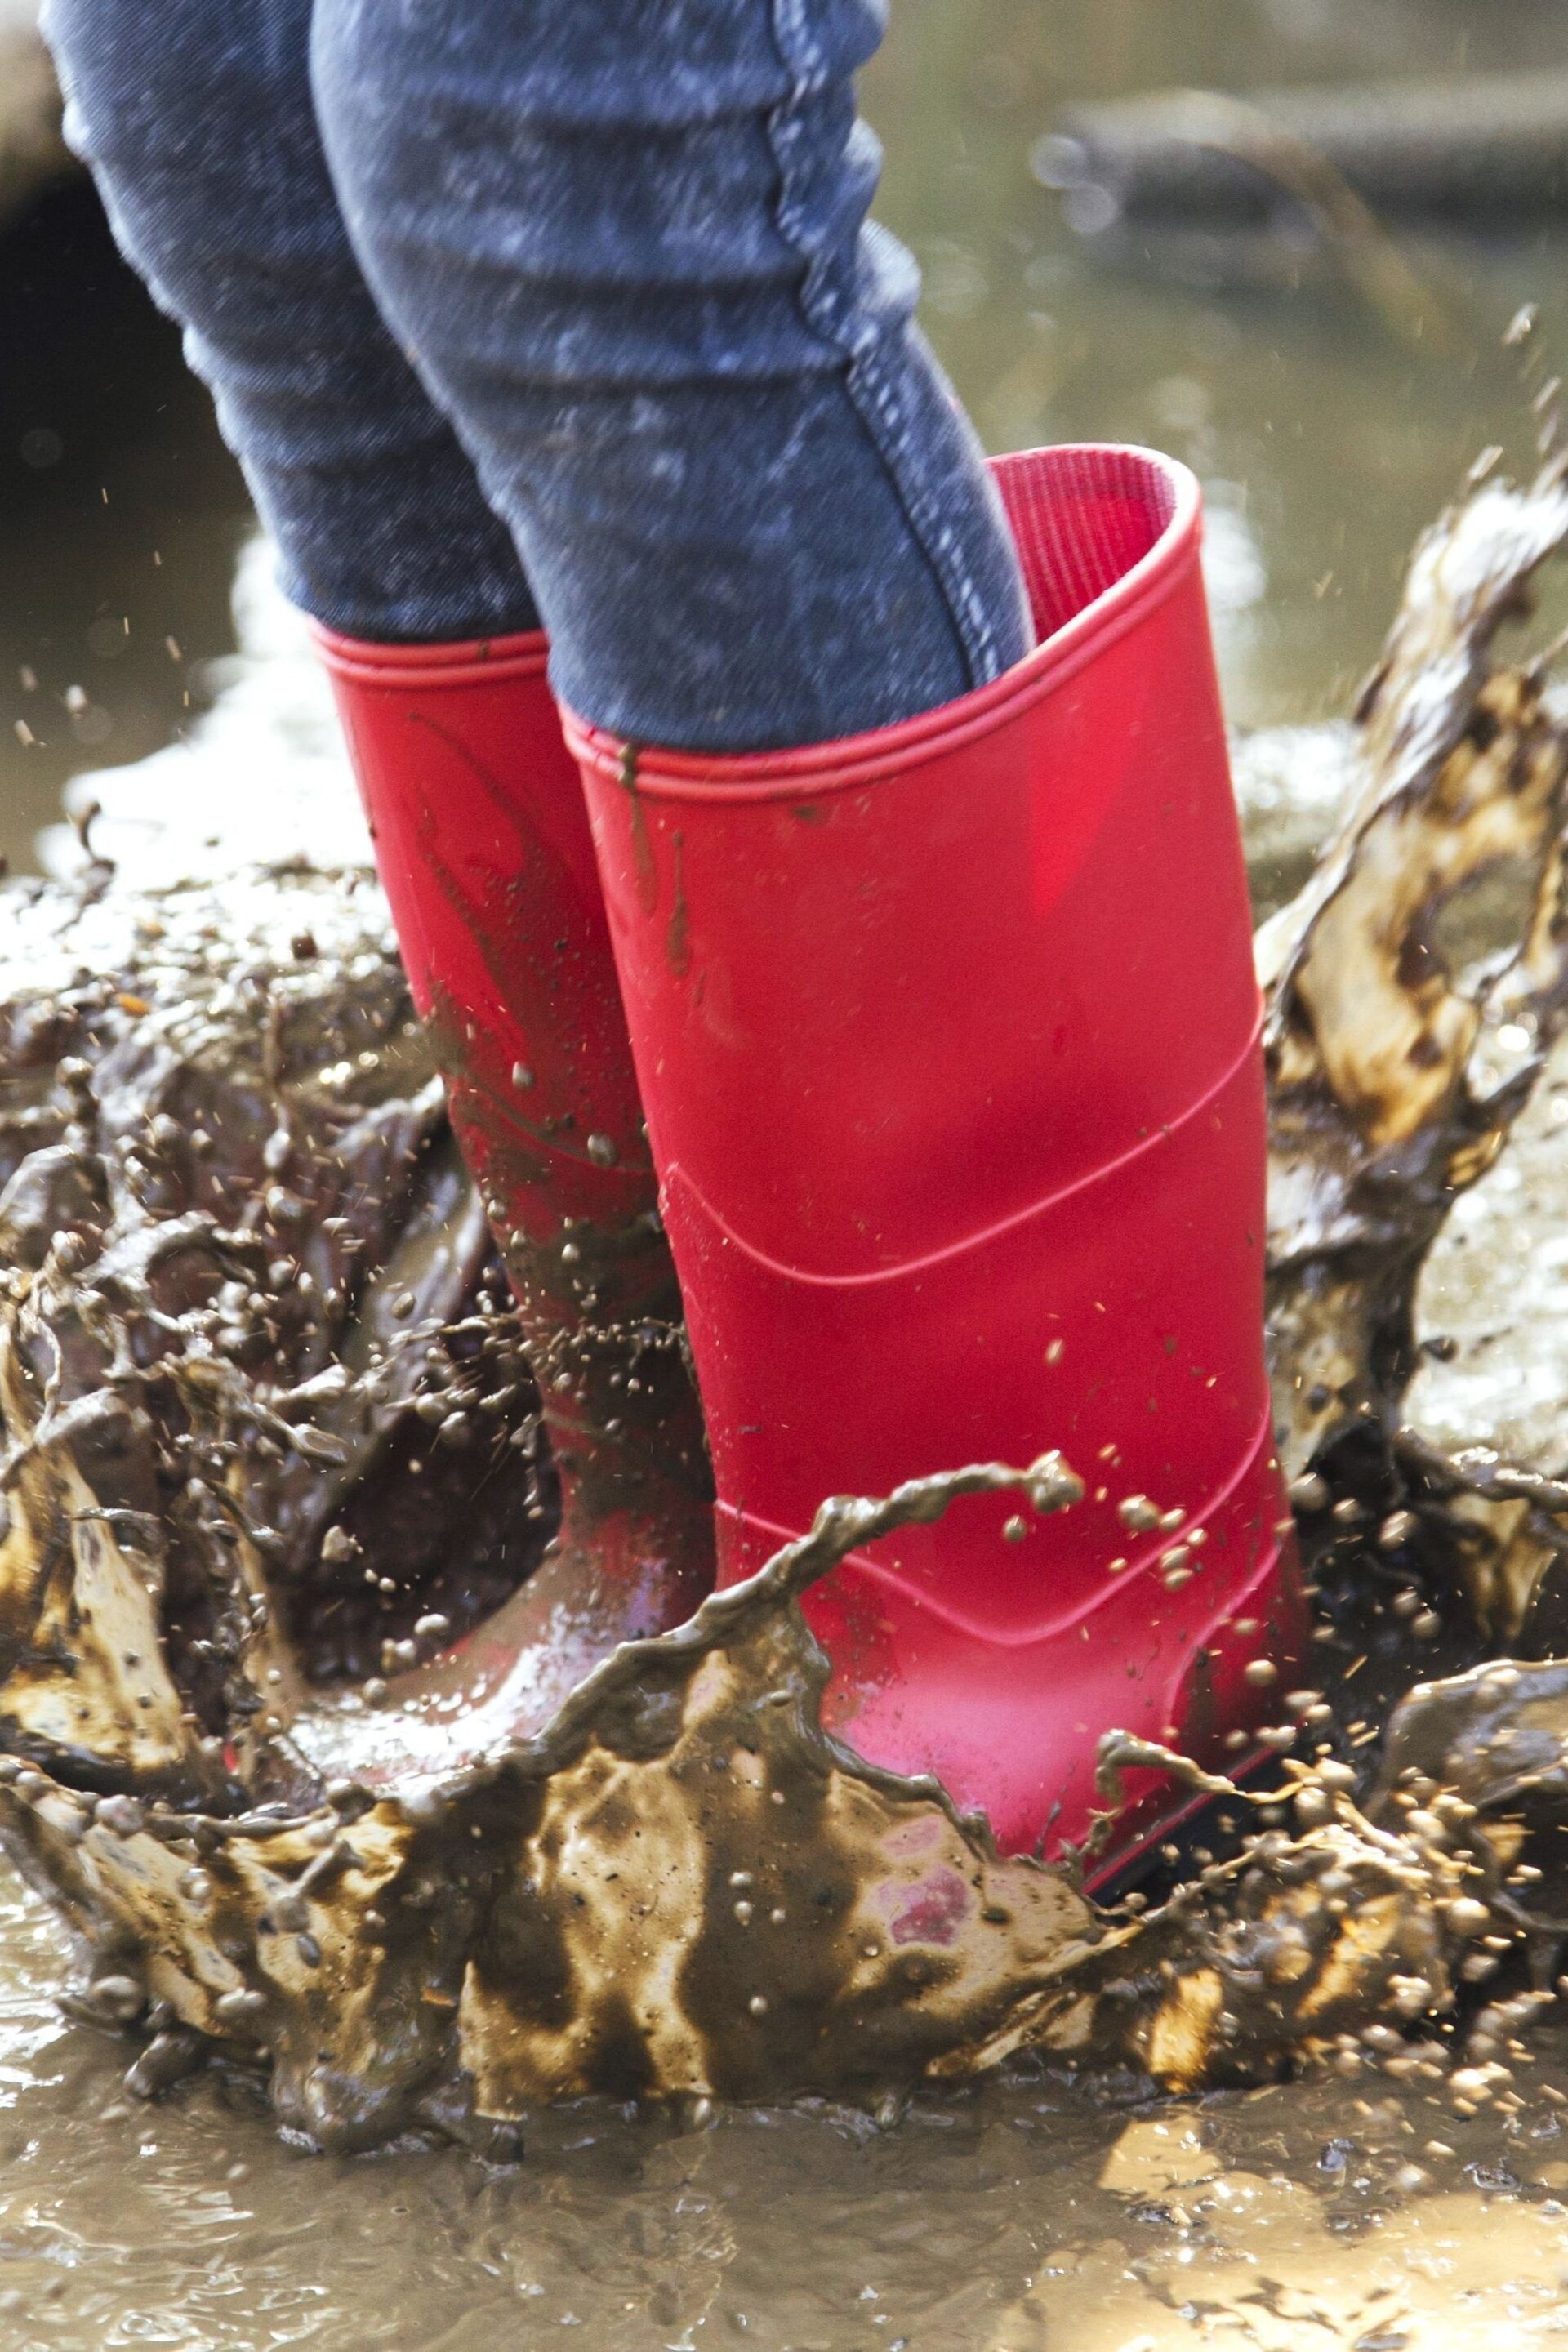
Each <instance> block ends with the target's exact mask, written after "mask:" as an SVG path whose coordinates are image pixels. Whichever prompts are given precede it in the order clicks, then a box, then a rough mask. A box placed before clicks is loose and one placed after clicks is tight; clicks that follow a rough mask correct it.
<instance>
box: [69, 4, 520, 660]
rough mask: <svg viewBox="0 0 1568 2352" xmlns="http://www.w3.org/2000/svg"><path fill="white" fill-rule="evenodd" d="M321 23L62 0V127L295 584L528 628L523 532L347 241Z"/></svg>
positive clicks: (267, 8) (462, 629)
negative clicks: (392, 326)
mask: <svg viewBox="0 0 1568 2352" xmlns="http://www.w3.org/2000/svg"><path fill="white" fill-rule="evenodd" d="M45 30H46V32H47V37H48V39H49V42H50V45H51V47H53V49H54V53H55V56H56V58H57V60H58V65H59V68H60V74H61V79H62V81H63V82H64V85H65V89H66V93H67V98H68V114H67V131H68V137H69V139H70V142H71V144H72V145H73V146H74V147H75V149H76V151H77V152H78V153H79V155H81V156H82V157H83V158H84V159H85V160H86V161H87V162H88V163H89V164H90V165H91V167H92V170H93V173H94V174H95V176H96V178H97V181H98V184H99V186H100V190H101V192H102V194H103V197H104V201H105V203H106V205H107V206H108V208H109V214H110V220H111V222H112V224H113V227H114V231H115V235H116V236H117V237H118V239H119V241H120V244H121V247H122V249H123V250H124V252H125V254H126V255H127V257H129V259H130V260H131V261H132V264H133V265H134V266H135V268H137V269H138V270H139V271H140V272H141V274H142V277H143V278H146V280H147V282H148V284H149V286H150V287H151V289H152V290H153V296H154V298H155V299H156V300H157V301H158V302H159V304H160V305H161V306H162V307H163V309H164V310H167V311H169V312H170V313H171V314H172V315H173V316H174V318H175V319H177V320H180V321H181V323H182V324H183V325H184V329H185V351H186V355H187V357H188V358H189V360H190V362H191V365H192V366H193V367H194V368H195V371H196V373H197V374H198V375H200V376H201V377H202V378H203V379H204V381H205V383H207V384H208V385H209V386H210V387H211V389H212V391H213V393H214V394H215V395H216V402H217V412H218V421H219V424H220V425H221V426H222V429H223V433H224V437H225V439H226V441H227V442H228V444H229V446H230V447H231V448H232V449H233V450H234V451H235V453H236V454H237V457H239V459H240V462H241V464H242V465H243V467H244V468H245V472H246V478H247V481H248V482H249V485H250V488H251V491H252V494H253V496H254V497H255V499H256V502H257V505H258V508H259V509H260V510H261V514H262V517H263V519H264V520H265V521H266V523H267V525H268V529H269V530H271V532H272V534H273V537H274V539H275V540H276V541H277V543H278V546H279V549H280V551H281V556H282V585H283V588H284V591H285V593H286V594H287V595H288V596H289V598H290V599H291V600H292V601H293V602H294V603H295V604H300V605H301V606H303V608H304V609H305V611H306V612H308V613H311V614H314V615H315V616H316V618H317V619H318V620H321V621H325V622H327V623H328V624H329V625H331V627H333V628H337V629H342V630H345V631H347V632H348V633H349V634H351V635H355V636H362V637H376V638H403V637H406V638H414V639H426V638H442V637H445V638H456V637H464V636H471V635H484V634H486V633H489V632H499V631H503V630H513V629H529V628H532V627H534V626H535V625H537V615H536V613H535V608H534V604H533V600H532V597H531V594H530V592H529V587H528V583H527V581H526V579H525V578H524V575H523V572H522V569H521V565H520V564H519V562H518V560H517V554H516V551H515V549H514V547H513V545H512V542H511V540H510V534H509V533H508V531H507V530H506V529H505V527H504V526H503V525H502V524H501V523H500V521H498V520H497V519H496V517H495V516H494V514H493V513H492V512H491V510H490V509H489V506H488V505H487V503H486V501H485V499H484V497H483V495H482V493H481V491H480V489H479V484H478V482H477V481H476V479H475V478H474V472H473V467H472V466H471V464H470V463H469V461H468V457H466V456H465V455H464V453H463V450H462V448H461V447H460V446H459V444H458V441H457V439H456V437H455V436H454V435H453V433H452V430H451V427H450V426H449V425H448V424H447V421H446V419H445V417H444V416H443V415H441V413H440V411H439V410H438V409H437V408H436V406H435V405H434V404H432V402H431V401H430V399H429V397H428V395H427V394H426V392H425V390H424V388H423V387H422V385H421V384H420V383H419V380H418V378H417V377H416V374H415V373H414V371H413V369H412V368H411V367H410V366H409V364H408V362H407V361H406V359H405V357H404V355H403V353H402V352H400V351H399V350H398V348H397V346H396V343H395V341H394V340H393V337H392V336H391V334H390V333H389V332H388V331H387V329H386V327H385V325H384V322H383V320H382V318H381V314H380V312H379V311H378V310H377V309H376V306H375V303H374V299H373V298H372V296H371V293H370V289H369V288H368V287H367V286H366V285H365V282H364V279H363V275H362V273H361V271H360V268H359V265H358V263H357V261H356V260H355V258H354V256H353V249H352V248H351V247H350V244H349V241H348V237H347V235H346V234H345V231H344V228H343V224H342V216H341V215H340V213H339V210H338V204H337V198H336V196H335V194H334V193H333V190H332V184H331V178H330V176H329V173H328V171H327V166H326V160H325V157H324V156H323V154H322V152H321V138H320V133H319V132H318V131H317V127H316V120H315V113H314V110H313V107H312V105H311V100H310V73H309V65H308V56H309V47H310V0H238V5H233V4H232V0H48V6H47V17H46V25H45Z"/></svg>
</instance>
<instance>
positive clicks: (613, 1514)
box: [315, 628, 713, 1737]
mask: <svg viewBox="0 0 1568 2352" xmlns="http://www.w3.org/2000/svg"><path fill="white" fill-rule="evenodd" d="M315 634H316V638H317V642H318V645H319V646H320V649H321V654H322V656H323V657H324V659H325V661H326V664H327V667H328V668H329V670H330V671H331V679H332V685H333V688H334V691H335V693H336V696H337V701H338V709H339V711H340V714H341V716H342V721H343V726H344V729H345V731H346V733H347V735H348V740H349V746H350V750H351V752H352V755H353V766H354V772H355V774H356V776H357V778H358V780H359V786H360V793H361V796H362V798H363V802H364V805H365V810H366V814H367V815H368V816H369V819H370V824H371V830H372V833H373V835H374V840H375V854H376V863H377V865H378V866H379V868H380V872H381V878H382V881H383V884H384V887H385V890H386V895H387V898H388V899H389V900H390V902H391V906H392V912H393V919H394V921H395V925H396V929H397V937H398V941H399V945H400V946H401V948H402V951H403V959H404V962H405V967H406V969H407V972H408V979H409V984H410V986H411V988H412V990H413V993H414V1000H415V1003H416V1005H417V1006H418V1008H419V1011H420V1013H421V1014H422V1015H423V1016H424V1018H425V1020H426V1024H428V1025H429V1027H430V1028H431V1029H432V1030H433V1032H434V1035H435V1043H436V1050H437V1061H438V1062H439V1064H440V1066H441V1069H442V1071H443V1074H444V1075H445V1077H446V1080H447V1101H448V1106H449V1108H450V1113H451V1118H452V1125H453V1128H454V1129H455V1130H456V1132H457V1136H458V1141H459V1143H460V1144H461V1146H462V1149H463V1152H464V1156H465V1157H466V1159H467V1160H468V1165H469V1166H470V1168H471V1169H472V1170H473V1171H474V1172H475V1174H476V1176H477V1177H478V1179H479V1183H480V1185H481V1187H482V1189H483V1192H484V1195H485V1200H486V1203H487V1206H488V1208H489V1213H490V1219H491V1223H492V1224H493V1225H494V1227H495V1230H496V1234H497V1237H498V1239H499V1240H500V1244H501V1246H502V1251H503V1254H504V1255H505V1258H506V1263H507V1269H508V1272H509V1273H510V1276H511V1280H512V1285H513V1287H514V1289H515V1291H516V1294H517V1297H518V1301H519V1305H520V1307H521V1314H522V1318H523V1325H524V1330H525V1333H526V1337H527V1341H528V1348H529V1353H530V1357H531V1361H532V1363H533V1366H534V1369H535V1372H536V1374H537V1377H538V1380H539V1388H540V1395H541V1400H542V1408H543V1416H544V1422H545V1425H546V1427H547V1429H548V1431H549V1433H550V1439H551V1443H552V1447H553V1449H554V1458H555V1463H556V1467H557V1470H558V1472H559V1475H560V1479H561V1487H562V1506H563V1516H562V1525H561V1529H560V1534H559V1537H558V1538H557V1541H556V1544H555V1546H554V1548H553V1549H552V1552H551V1553H550V1554H549V1555H548V1556H547V1558H546V1560H545V1562H544V1564H543V1566H542V1569H541V1570H538V1571H537V1572H536V1573H535V1575H534V1576H533V1577H532V1578H531V1580H529V1582H528V1583H527V1584H526V1585H524V1586H523V1588H522V1589H521V1591H520V1592H519V1593H518V1594H517V1595H516V1597H515V1598H514V1600H513V1601H511V1603H510V1604H509V1606H508V1608H507V1609H505V1610H502V1611H501V1612H499V1614H498V1615H497V1616H496V1617H494V1618H492V1619H491V1620H490V1621H489V1623H488V1624H486V1625H485V1626H484V1627H482V1628H481V1629H480V1630H479V1632H478V1633H475V1634H473V1635H472V1636H470V1637H469V1639H468V1642H466V1643H464V1644H463V1645H462V1648H461V1651H460V1652H457V1653H454V1654H453V1676H455V1677H456V1679H457V1680H458V1681H460V1683H461V1685H462V1687H463V1688H464V1690H465V1692H466V1694H468V1696H470V1697H471V1696H472V1695H473V1692H474V1685H475V1677H476V1674H477V1673H479V1671H480V1670H482V1672H483V1675H484V1678H485V1680H486V1681H487V1682H488V1684H489V1686H490V1687H491V1688H492V1690H493V1691H494V1692H495V1694H496V1696H497V1700H498V1703H500V1701H501V1699H502V1696H503V1694H502V1685H503V1683H505V1682H506V1680H507V1678H508V1677H510V1698H508V1699H507V1701H506V1704H509V1705H512V1706H514V1707H521V1708H522V1710H523V1712H524V1713H525V1714H526V1715H528V1716H532V1715H535V1714H538V1713H541V1712H543V1711H547V1710H548V1708H549V1706H551V1705H552V1703H553V1700H554V1699H555V1698H556V1697H558V1696H563V1695H564V1691H565V1690H566V1689H568V1688H570V1687H571V1685H572V1683H573V1682H574V1680H575V1679H576V1678H577V1676H578V1675H580V1674H581V1673H582V1672H583V1671H584V1670H585V1667H586V1665H587V1664H592V1663H593V1662H594V1660H595V1658H596V1657H598V1656H600V1655H602V1654H604V1653H605V1650H606V1649H608V1648H610V1647H612V1646H613V1645H614V1643H615V1642H616V1641H617V1640H621V1639H623V1638H626V1637H627V1636H629V1635H631V1634H634V1633H653V1632H658V1631H662V1630H663V1629H664V1628H665V1627H667V1626H668V1625H670V1624H674V1623H677V1622H679V1621H680V1619H682V1618H683V1617H685V1616H687V1615H689V1612H690V1610H691V1609H692V1608H693V1607H694V1606H695V1605H696V1603H697V1601H699V1600H700V1598H701V1596H702V1593H703V1592H704V1591H707V1590H708V1588H709V1586H710V1583H711V1581H712V1573H713V1556H712V1555H713V1543H712V1522H711V1503H710V1498H711V1494H712V1486H711V1481H710V1473H709V1469H708V1464H707V1457H706V1452H705V1447H704V1443H703V1437H702V1427H701V1416H700V1410H699V1407H698V1404H697V1400H696V1398H695V1396H694V1395H693V1393H692V1390H691V1385H690V1381H689V1376H688V1374H687V1371H686V1368H685V1364H684V1360H683V1358H682V1353H681V1349H680V1346H679V1320H680V1302H679V1290H678V1286H677V1284H676V1280H675V1272H674V1268H673V1266H672V1265H671V1263H670V1258H669V1252H668V1244H667V1243H666V1242H665V1240H664V1238H663V1235H662V1234H661V1232H660V1230H659V1226H658V1217H657V1214H656V1213H655V1211H656V1185H655V1179H654V1173H653V1168H652V1164H651V1162H650V1160H649V1158H648V1152H647V1143H646V1141H645V1139H644V1136H643V1131H642V1105H641V1103H640V1101H639V1099H638V1096H637V1082H636V1078H635V1076H634V1073H633V1069H632V1061H631V1051H630V1045H629V1043H628V1040H627V1037H626V1015H625V1013H624V1012H623V1011H622V1007H621V1000H620V992H619V990H618V988H617V986H616V971H615V964H614V961H613V959H612V956H611V951H610V942H609V936H608V932H607V930H606V928H605V911H604V902H603V898H602V896H601V892H600V887H599V878H598V874H597V871H596V869H595V862H594V847H593V842H592V840H591V838H590V835H589V832H588V824H587V817H586V814H585V812H584V806H583V793H582V787H581V784H580V782H579V781H578V777H577V772H576V768H575V766H574V763H573V761H572V759H571V757H570V755H569V753H568V752H567V751H566V748H565V745H564V743H563V740H562V734H561V719H560V715H559V713H558V712H557V710H556V708H555V705H554V702H553V700H552V698H551V694H550V689H549V686H548V684H547V682H546V678H545V660H546V651H547V648H546V644H545V640H544V638H543V636H542V635H539V634H537V633H535V634H531V635H525V636H514V637H507V638H500V639H496V640H493V641H489V642H485V643H479V644H470V645H437V646H385V645H367V644H363V643H360V642H357V641H355V640H353V639H352V638H347V637H342V636H338V635H333V634H332V633H331V632H330V631H328V630H326V629H321V628H318V629H317V631H316V633H315ZM628 1381H629V1383H630V1385H629V1386H628ZM429 1679H430V1677H428V1676H426V1678H425V1680H426V1681H428V1680H429ZM448 1679H452V1677H448ZM436 1680H437V1683H439V1682H440V1681H441V1670H440V1669H437V1675H436ZM396 1688H397V1690H398V1691H399V1693H400V1694H401V1693H402V1692H403V1691H404V1689H405V1685H403V1684H401V1683H400V1684H399V1685H397V1686H396ZM490 1711H491V1712H492V1713H493V1712H494V1711H495V1710H494V1708H492V1709H491V1710H490ZM502 1711H503V1712H504V1706H503V1709H502ZM494 1728H495V1727H494V1726H493V1725H492V1726H490V1727H489V1729H490V1730H491V1731H493V1730H494ZM477 1736H478V1733H477V1731H476V1737H477Z"/></svg>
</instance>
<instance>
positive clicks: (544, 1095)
mask: <svg viewBox="0 0 1568 2352" xmlns="http://www.w3.org/2000/svg"><path fill="white" fill-rule="evenodd" d="M314 635H315V639H316V643H317V646H318V649H319V651H320V652H321V657H322V659H323V661H324V662H325V663H326V666H327V668H328V671H329V672H330V674H331V681H332V688H333V691H334V694H335V696H336V698H337V704H338V711H339V715H340V717H341V718H342V723H343V729H344V731H345V733H346V735H347V737H348V740H349V748H350V751H351V754H352V757H353V770H354V774H355V778H356V780H357V782H358V784H359V789H360V797H361V799H362V801H363V803H364V809H365V814H366V816H367V817H368V819H369V821H370V826H371V832H372V835H373V836H374V843H375V858H376V866H377V868H378V870H379V872H380V875H381V879H382V883H383V886H384V889H385V891H386V895H387V898H388V900H389V901H390V903H391V907H392V915H393V921H394V923H395V928H396V931H397V939H398V945H399V947H400V948H401V950H402V952H403V961H404V965H405V970H406V971H407V973H408V979H409V985H410V987H411V988H412V990H413V992H414V1001H415V1003H416V1005H417V1006H418V1008H419V1011H420V1013H422V1014H423V1015H424V1017H425V1018H426V1020H430V1021H433V1022H434V1024H435V1025H436V1034H437V1052H438V1055H439V1057H440V1059H441V1063H442V1066H443V1068H444V1069H445V1070H446V1072H447V1080H448V1093H449V1097H450V1101H451V1109H452V1120H453V1125H454V1126H455V1128H456V1129H457V1130H458V1138H459V1139H460V1141H461V1142H462V1145H463V1148H464V1151H465V1153H466V1154H467V1156H468V1161H469V1164H470V1166H472V1167H474V1169H475V1170H476V1172H477V1173H478V1175H479V1179H480V1181H481V1182H482V1183H483V1184H484V1186H485V1188H486V1192H487V1193H488V1194H489V1195H490V1196H491V1197H494V1198H498V1199H499V1200H500V1202H501V1203H502V1206H503V1212H504V1214H505V1217H506V1219H507V1221H508V1222H510V1223H513V1224H516V1225H519V1226H521V1228H522V1229H523V1230H525V1231H526V1232H527V1234H529V1236H530V1238H531V1239H533V1240H549V1239H551V1238H552V1236H553V1235H554V1234H557V1233H558V1232H559V1231H560V1228H561V1223H562V1221H563V1218H566V1217H590V1218H592V1219H594V1220H595V1222H601V1223H614V1222H618V1221H619V1220H621V1219H623V1218H625V1217H627V1216H632V1215H635V1214H637V1213H638V1211H639V1210H640V1209H641V1208H643V1207H645V1206H647V1204H648V1203H649V1202H651V1201H652V1198H653V1181H654V1180H653V1173H652V1167H651V1163H650V1161H649V1159H648V1153H647V1144H646V1143H645V1142H644V1140H643V1136H642V1105H641V1102H640V1100H639V1098H638V1095H637V1080H636V1076H635V1074H634V1071H633V1067H632V1059H631V1049H630V1045H629V1042H628V1040H627V1036H626V1014H625V1013H624V1011H623V1010H622V1006H621V999H620V992H619V990H618V988H617V986H616V971H615V963H614V959H613V957H612V955H611V951H610V941H609V934H608V931H607V929H606V928H605V908H604V898H603V895H602V893H601V890H600V887H599V877H598V872H597V869H596V867H595V861H594V845H593V841H592V838H591V836H590V835H589V831H588V821H587V815H586V813H585V811H584V806H583V791H582V786H581V783H580V782H579V780H578V775H577V770H576V765H575V763H574V760H573V758H572V756H571V754H570V752H569V751H567V749H566V746H565V743H564V742H563V738H562V732H561V718H560V713H559V712H558V711H557V709H556V707H555V704H554V701H553V699H552V696H551V693H550V688H549V684H548V682H547V679H546V676H545V665H546V660H547V656H548V646H547V643H546V640H545V638H544V636H543V635H542V633H540V632H534V633H532V634H531V635H525V636H512V637H498V638H494V639H488V640H479V641H477V642H475V643H472V644H464V645H436V646H384V645H368V644H364V643H362V642H361V641H359V640H357V639H354V638H351V637H342V636H339V635H334V633H333V632H332V631H331V630H329V629H324V628H321V627H320V626H318V627H316V628H315V630H314ZM524 1080H526V1083H523V1082H522V1081H524ZM590 1135H594V1136H602V1137H604V1138H605V1139H607V1140H608V1143H609V1144H610V1146H611V1148H612V1150H613V1151H614V1154H615V1158H614V1162H613V1164H612V1165H610V1166H604V1165H601V1164H600V1162H599V1161H598V1160H595V1157H594V1156H593V1155H592V1154H591V1153H590V1151H589V1150H588V1138H589V1137H590ZM601 1149H602V1147H601Z"/></svg>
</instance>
